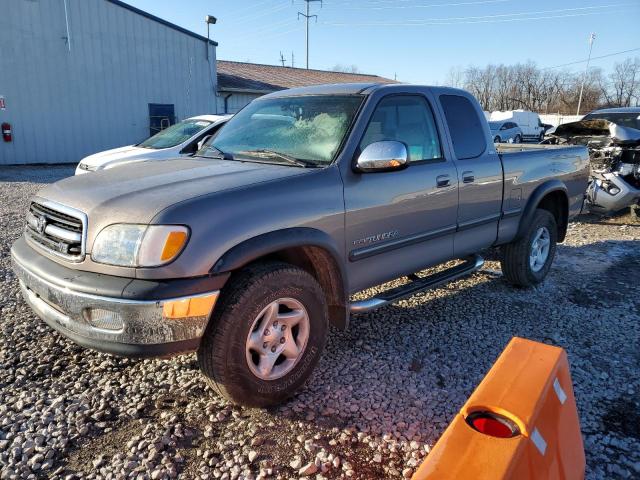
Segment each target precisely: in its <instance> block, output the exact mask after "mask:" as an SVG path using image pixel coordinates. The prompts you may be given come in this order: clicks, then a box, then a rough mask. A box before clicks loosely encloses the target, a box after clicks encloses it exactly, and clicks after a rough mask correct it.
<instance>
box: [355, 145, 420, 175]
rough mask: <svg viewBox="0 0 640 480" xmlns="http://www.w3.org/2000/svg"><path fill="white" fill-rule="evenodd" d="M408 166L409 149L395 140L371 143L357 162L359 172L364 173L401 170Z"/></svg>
mask: <svg viewBox="0 0 640 480" xmlns="http://www.w3.org/2000/svg"><path fill="white" fill-rule="evenodd" d="M408 165H409V154H408V153H407V147H406V146H405V144H404V143H402V142H397V141H395V140H385V141H382V142H374V143H370V144H369V145H367V146H366V147H365V149H364V150H363V151H362V153H360V156H359V157H358V160H357V161H356V167H357V169H358V171H360V172H363V173H364V172H384V171H388V170H401V169H403V168H406V167H407V166H408Z"/></svg>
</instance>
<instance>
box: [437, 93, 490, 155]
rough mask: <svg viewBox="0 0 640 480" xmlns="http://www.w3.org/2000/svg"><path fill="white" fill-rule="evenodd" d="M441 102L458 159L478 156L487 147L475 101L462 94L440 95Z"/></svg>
mask: <svg viewBox="0 0 640 480" xmlns="http://www.w3.org/2000/svg"><path fill="white" fill-rule="evenodd" d="M440 104H441V105H442V110H443V111H444V116H445V120H446V122H447V126H448V127H449V132H450V134H451V142H452V143H453V151H454V152H455V154H456V157H457V158H458V160H465V159H469V158H476V157H479V156H480V155H482V154H483V153H484V152H485V150H486V149H487V141H486V139H485V132H484V125H483V123H482V121H481V120H480V117H479V115H478V112H477V111H476V109H475V107H474V106H473V103H471V101H470V100H469V99H467V98H465V97H462V96H460V95H440Z"/></svg>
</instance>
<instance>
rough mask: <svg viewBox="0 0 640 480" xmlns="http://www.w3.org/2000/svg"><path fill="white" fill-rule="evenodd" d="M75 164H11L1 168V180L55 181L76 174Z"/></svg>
mask: <svg viewBox="0 0 640 480" xmlns="http://www.w3.org/2000/svg"><path fill="white" fill-rule="evenodd" d="M75 167H76V166H75V164H73V165H11V166H3V167H2V168H1V169H0V182H35V183H53V182H57V181H58V180H62V179H63V178H66V177H70V176H72V175H73V174H74V171H75Z"/></svg>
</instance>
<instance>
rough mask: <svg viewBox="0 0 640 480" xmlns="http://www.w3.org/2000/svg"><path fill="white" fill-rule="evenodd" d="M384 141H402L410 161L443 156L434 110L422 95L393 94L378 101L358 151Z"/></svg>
mask: <svg viewBox="0 0 640 480" xmlns="http://www.w3.org/2000/svg"><path fill="white" fill-rule="evenodd" d="M384 140H395V141H398V142H402V143H404V144H405V145H406V147H407V152H408V154H409V161H410V162H416V161H420V160H432V159H437V158H442V150H441V148H440V140H439V138H438V130H437V129H436V124H435V120H434V118H433V112H432V111H431V108H430V107H429V104H428V103H427V101H426V100H425V99H424V98H423V97H421V96H417V95H394V96H389V97H386V98H384V99H382V100H381V101H380V103H378V105H377V107H376V109H375V111H374V112H373V115H372V117H371V120H370V121H369V125H368V126H367V129H366V131H365V133H364V136H363V137H362V141H361V142H360V151H362V150H364V149H365V147H367V145H370V144H371V143H374V142H380V141H384Z"/></svg>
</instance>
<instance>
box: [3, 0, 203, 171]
mask: <svg viewBox="0 0 640 480" xmlns="http://www.w3.org/2000/svg"><path fill="white" fill-rule="evenodd" d="M0 3H1V5H2V9H1V10H2V13H1V15H0V49H1V53H0V95H2V96H4V97H5V100H6V110H0V122H10V123H11V125H12V127H13V133H14V140H13V142H12V143H5V142H2V141H1V140H0V165H2V164H5V165H6V164H21V163H66V162H77V161H79V160H80V159H81V158H82V157H84V156H86V155H89V154H91V153H95V152H97V151H100V150H105V149H108V148H113V147H117V146H121V145H126V144H131V143H136V142H139V141H141V140H143V139H144V138H146V137H147V136H148V135H149V111H148V104H149V103H167V104H175V114H176V116H177V118H178V119H184V118H186V117H189V116H193V115H197V114H203V113H216V96H215V91H216V88H215V63H216V62H215V47H214V46H211V47H210V57H211V63H208V62H207V60H206V42H205V41H203V40H201V39H198V38H195V37H192V36H190V35H187V34H185V33H183V32H180V31H178V30H175V29H173V28H170V27H169V26H166V25H163V24H161V23H159V22H156V21H154V20H152V19H149V18H146V17H144V16H142V15H139V14H137V13H135V12H132V11H130V10H127V9H126V8H123V7H122V6H119V5H116V4H113V3H111V2H108V1H106V0H66V3H67V7H68V18H69V30H70V37H71V45H70V47H71V48H70V51H69V48H68V45H67V42H66V40H65V39H64V37H66V35H67V28H66V22H65V9H64V0H2V1H1V2H0Z"/></svg>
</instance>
